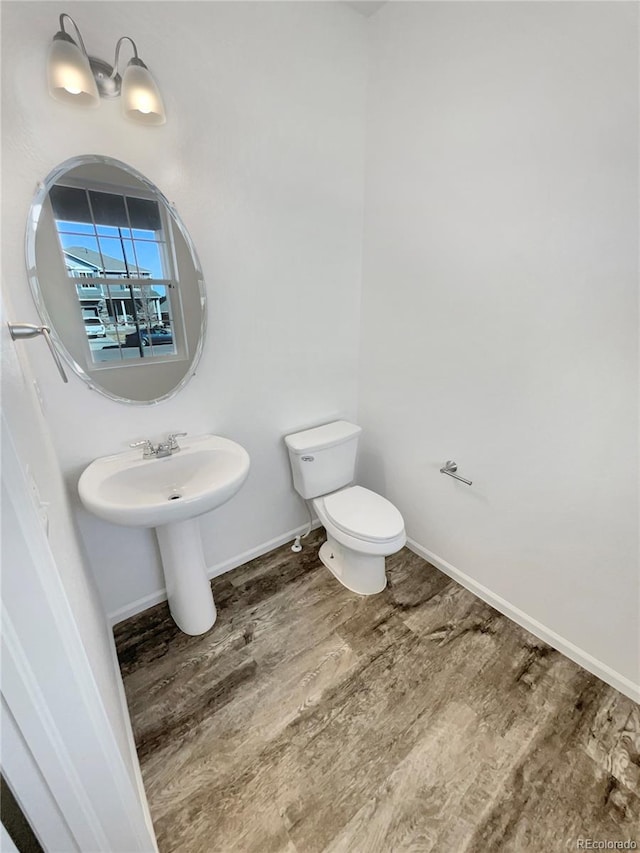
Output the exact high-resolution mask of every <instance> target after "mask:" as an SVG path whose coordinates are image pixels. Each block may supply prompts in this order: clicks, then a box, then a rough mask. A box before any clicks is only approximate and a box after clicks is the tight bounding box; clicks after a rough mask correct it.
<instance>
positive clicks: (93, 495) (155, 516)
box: [78, 435, 249, 527]
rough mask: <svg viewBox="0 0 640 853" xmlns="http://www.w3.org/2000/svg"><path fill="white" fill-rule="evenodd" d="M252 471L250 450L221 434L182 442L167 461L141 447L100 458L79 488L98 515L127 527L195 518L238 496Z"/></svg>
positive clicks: (87, 469)
mask: <svg viewBox="0 0 640 853" xmlns="http://www.w3.org/2000/svg"><path fill="white" fill-rule="evenodd" d="M248 473H249V454H248V453H247V451H246V450H245V449H244V448H243V447H241V446H240V445H239V444H236V442H235V441H230V440H229V439H228V438H220V437H219V436H217V435H202V436H198V437H197V438H190V439H187V440H184V439H183V440H182V446H181V448H180V450H178V451H177V452H175V453H174V454H173V455H172V456H166V457H164V458H163V459H143V458H142V452H141V451H140V449H136V450H127V451H125V452H124V453H117V454H116V455H114V456H104V457H102V458H101V459H96V460H95V461H94V462H92V463H91V464H90V465H89V466H88V468H86V469H85V471H84V472H83V474H82V476H81V477H80V482H79V483H78V491H79V492H80V498H81V499H82V502H83V504H84V505H85V506H86V508H87V509H88V510H89V511H90V512H92V513H93V514H94V515H97V516H99V517H100V518H104V519H105V520H106V521H111V522H112V523H113V524H123V525H125V526H127V527H158V526H159V525H161V524H171V523H173V522H176V521H184V520H185V519H187V518H194V517H195V516H197V515H202V513H204V512H209V510H212V509H215V508H216V507H218V506H220V505H221V504H223V503H225V502H226V501H228V500H229V498H231V497H233V495H235V493H236V492H237V491H238V489H239V488H240V486H241V485H242V484H243V483H244V481H245V480H246V478H247V474H248Z"/></svg>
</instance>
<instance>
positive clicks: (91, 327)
mask: <svg viewBox="0 0 640 853" xmlns="http://www.w3.org/2000/svg"><path fill="white" fill-rule="evenodd" d="M84 330H85V332H86V333H87V337H88V338H106V337H107V330H106V329H105V327H104V323H103V322H102V320H100V319H99V318H98V317H85V318H84Z"/></svg>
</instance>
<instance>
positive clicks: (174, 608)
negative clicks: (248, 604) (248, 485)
mask: <svg viewBox="0 0 640 853" xmlns="http://www.w3.org/2000/svg"><path fill="white" fill-rule="evenodd" d="M156 535H157V537H158V542H159V544H160V553H161V555H162V566H163V568H164V580H165V584H166V587H167V595H168V598H169V610H170V611H171V615H172V616H173V619H174V621H175V623H176V625H177V626H178V628H180V630H181V631H184V633H185V634H192V635H196V634H204V633H205V632H206V631H208V630H209V629H210V628H211V627H212V626H213V624H214V622H215V621H216V606H215V604H214V601H213V593H212V592H211V583H210V581H209V578H208V577H207V571H206V566H205V562H204V553H203V550H202V539H201V538H200V527H199V525H198V519H197V518H189V519H187V520H186V521H176V522H173V523H172V524H163V525H162V526H160V527H156Z"/></svg>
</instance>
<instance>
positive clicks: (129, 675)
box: [115, 531, 640, 853]
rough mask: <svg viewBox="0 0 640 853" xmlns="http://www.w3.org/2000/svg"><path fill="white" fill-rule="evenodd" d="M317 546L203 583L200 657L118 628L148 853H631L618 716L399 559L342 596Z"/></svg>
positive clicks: (628, 760) (564, 671) (634, 760)
mask: <svg viewBox="0 0 640 853" xmlns="http://www.w3.org/2000/svg"><path fill="white" fill-rule="evenodd" d="M321 541H322V540H321V531H317V532H315V533H314V534H312V537H309V539H308V540H306V542H305V548H304V551H303V552H302V553H301V554H293V553H292V552H291V550H290V549H289V547H288V546H285V547H283V548H280V549H278V550H277V551H274V552H273V553H271V554H269V555H267V556H265V557H262V558H260V559H257V560H254V561H252V562H251V563H248V564H247V565H246V566H243V567H241V568H239V569H236V570H234V571H233V572H230V573H229V574H226V575H223V576H221V577H219V578H216V579H214V580H213V582H212V586H213V591H214V595H215V599H216V604H217V608H218V621H217V623H216V625H215V626H214V628H213V629H212V630H211V631H210V632H209V633H208V634H205V635H204V636H201V637H188V636H186V635H185V634H182V633H181V632H180V631H179V630H178V629H177V627H176V626H175V625H174V623H173V621H172V620H171V617H170V616H169V612H168V609H167V607H166V605H164V604H163V605H158V606H157V607H154V608H152V609H150V610H148V611H146V612H145V613H142V614H140V615H139V616H136V617H134V618H132V619H130V620H128V621H127V622H125V623H122V624H120V625H118V626H117V627H116V629H115V635H116V643H117V647H118V654H119V658H120V664H121V668H122V673H123V676H124V683H125V689H126V693H127V699H128V703H129V708H130V711H131V718H132V722H133V728H134V733H135V738H136V743H137V746H138V753H139V756H140V762H141V766H142V773H143V777H144V783H145V788H146V791H147V795H148V799H149V805H150V808H151V814H152V817H153V822H154V825H155V829H156V834H157V837H158V844H159V847H160V851H161V853H178V851H179V853H231V851H242V853H250V852H252V851H256V853H271V851H273V853H276V851H281V852H282V853H320V851H325V853H347V851H349V853H401V851H411V853H418V851H420V853H422V851H436V853H441V851H452V853H462V851H464V853H494V851H495V853H498V851H505V853H506V851H509V853H520V851H529V850H531V851H536V852H537V853H555V851H564V850H575V849H577V841H578V839H579V838H591V839H594V840H599V841H608V840H610V841H627V840H633V841H635V842H637V843H638V846H639V848H640V797H639V793H640V709H639V708H638V706H637V705H636V704H635V703H633V702H632V701H631V700H630V699H628V698H626V697H624V696H622V695H621V694H620V693H618V692H617V691H615V690H614V689H613V688H611V687H609V686H608V685H606V684H604V683H603V682H602V681H600V680H599V679H597V678H595V677H594V676H592V675H590V674H589V673H587V672H586V671H585V670H583V669H581V668H580V667H579V666H577V665H576V664H574V663H572V662H571V661H570V660H568V659H567V658H566V657H564V656H563V655H561V654H559V653H558V652H556V651H554V650H553V649H551V648H550V647H549V646H547V645H545V644H544V643H542V642H541V641H539V640H537V639H536V638H534V637H533V636H532V635H531V634H528V633H527V632H526V631H524V630H523V629H522V628H520V627H519V626H517V625H515V624H514V623H513V622H510V621H509V620H508V619H506V618H505V617H504V616H501V615H500V614H499V613H497V612H496V611H495V610H493V609H492V608H491V607H489V606H488V605H486V604H484V603H483V602H482V601H480V600H479V599H477V598H476V597H475V596H473V595H472V594H471V593H469V592H468V591H467V590H465V589H464V588H462V587H460V586H459V585H458V584H456V583H454V582H453V581H451V580H450V579H449V578H448V577H446V576H445V575H443V574H441V573H440V572H439V571H438V570H437V569H435V568H433V566H430V565H429V564H428V563H426V562H425V561H424V560H422V559H420V558H419V557H417V556H416V555H414V554H412V553H411V552H409V551H408V550H406V549H404V550H402V551H401V552H400V553H399V554H396V555H394V556H393V557H390V558H388V560H387V574H388V578H389V584H388V587H387V589H386V590H385V591H384V592H383V593H381V594H380V595H376V596H371V597H369V598H362V597H360V596H357V595H355V594H353V593H351V592H349V591H348V590H347V589H345V588H344V587H342V586H341V585H340V584H339V583H338V582H337V581H336V580H335V579H334V578H333V576H332V575H331V574H330V573H329V572H328V570H327V569H325V568H324V566H322V564H321V563H320V562H319V560H318V559H317V549H318V545H319V543H320V542H321ZM613 629H614V628H612V630H613Z"/></svg>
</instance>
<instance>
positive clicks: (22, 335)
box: [7, 323, 69, 382]
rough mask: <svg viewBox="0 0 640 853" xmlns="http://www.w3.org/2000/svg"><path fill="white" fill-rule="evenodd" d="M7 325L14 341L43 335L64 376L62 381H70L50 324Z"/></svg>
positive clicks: (59, 371) (60, 372)
mask: <svg viewBox="0 0 640 853" xmlns="http://www.w3.org/2000/svg"><path fill="white" fill-rule="evenodd" d="M7 326H8V327H9V334H10V335H11V340H13V341H23V340H28V339H29V338H35V337H37V336H38V335H42V337H43V338H44V339H45V341H46V342H47V346H48V347H49V350H50V351H51V355H52V357H53V360H54V361H55V363H56V367H57V368H58V373H59V374H60V376H61V377H62V381H63V382H68V381H69V380H68V379H67V374H66V373H65V372H64V367H63V366H62V362H61V361H60V356H59V355H58V353H57V352H56V348H55V347H54V345H53V341H52V340H51V329H50V328H49V327H48V326H34V325H33V323H7Z"/></svg>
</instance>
